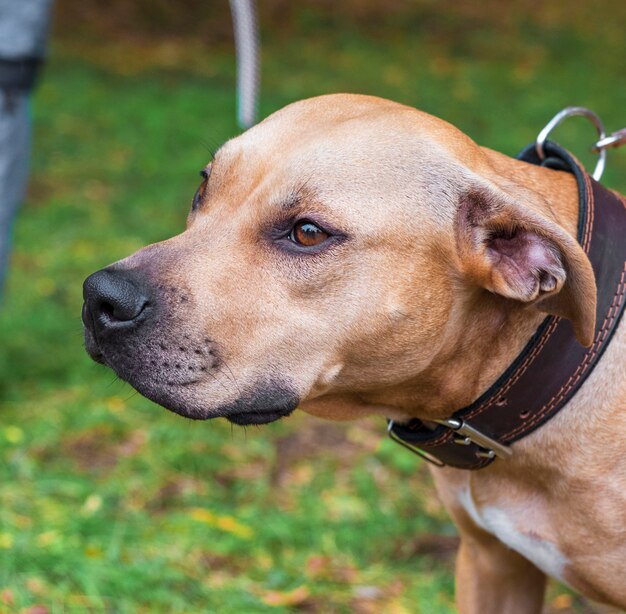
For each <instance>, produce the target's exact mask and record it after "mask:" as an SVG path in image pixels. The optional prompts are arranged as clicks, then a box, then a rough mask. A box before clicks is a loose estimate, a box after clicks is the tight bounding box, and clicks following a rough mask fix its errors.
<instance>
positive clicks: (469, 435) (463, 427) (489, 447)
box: [435, 418, 513, 458]
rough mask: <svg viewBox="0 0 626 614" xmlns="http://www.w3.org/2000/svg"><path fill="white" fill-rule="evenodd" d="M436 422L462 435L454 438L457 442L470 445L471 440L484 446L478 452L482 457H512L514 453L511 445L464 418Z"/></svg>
mask: <svg viewBox="0 0 626 614" xmlns="http://www.w3.org/2000/svg"><path fill="white" fill-rule="evenodd" d="M435 422H437V424H441V425H443V426H447V427H448V428H449V429H451V430H453V431H454V432H455V433H458V434H459V435H461V437H458V438H455V439H454V442H455V443H458V444H461V445H469V442H471V443H474V444H476V445H477V446H479V447H480V448H482V450H480V451H479V452H477V454H478V456H481V457H482V458H494V456H497V457H498V458H511V456H512V455H513V450H511V448H509V446H505V445H504V444H501V443H500V442H499V441H496V440H495V439H492V438H491V437H489V436H488V435H485V434H484V433H483V432H481V431H479V430H478V429H477V428H474V427H473V426H472V425H471V424H468V423H467V422H465V421H463V420H459V419H458V418H448V419H447V420H435ZM468 440H469V442H468Z"/></svg>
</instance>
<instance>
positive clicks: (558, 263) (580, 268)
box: [456, 186, 596, 346]
mask: <svg viewBox="0 0 626 614" xmlns="http://www.w3.org/2000/svg"><path fill="white" fill-rule="evenodd" d="M456 242H457V249H458V253H459V257H460V263H461V269H462V272H463V274H464V275H466V276H467V277H469V278H470V279H471V280H472V281H473V282H474V283H476V284H478V285H479V286H482V287H483V288H486V289H487V290H489V291H490V292H494V293H496V294H500V295H502V296H505V297H507V298H510V299H513V300H516V301H521V302H523V303H529V304H535V305H536V307H537V309H540V310H541V311H544V312H546V313H549V314H553V315H557V316H562V317H565V318H567V319H569V320H570V321H571V322H572V325H573V327H574V332H575V333H576V337H577V339H578V341H580V343H581V344H582V345H584V346H589V345H591V343H592V342H593V337H594V329H595V319H596V317H595V313H596V284H595V278H594V274H593V270H592V268H591V263H590V262H589V259H588V258H587V255H586V254H585V252H584V251H583V250H582V248H581V247H580V245H579V244H578V243H577V242H576V240H575V239H574V238H573V237H572V236H570V235H569V234H568V233H567V232H566V231H565V230H564V229H563V228H561V227H560V226H559V225H558V224H556V223H555V222H553V221H551V220H549V219H548V218H547V217H544V216H543V215H542V214H540V213H538V212H537V211H536V210H535V209H532V208H531V207H529V206H524V205H522V204H520V203H518V202H515V201H514V200H513V199H512V198H511V197H509V196H508V195H507V194H505V193H503V192H501V191H499V190H498V189H496V188H495V187H492V186H480V187H478V188H474V189H472V190H470V191H468V192H467V193H465V194H463V195H462V197H461V200H460V206H459V210H458V213H457V218H456Z"/></svg>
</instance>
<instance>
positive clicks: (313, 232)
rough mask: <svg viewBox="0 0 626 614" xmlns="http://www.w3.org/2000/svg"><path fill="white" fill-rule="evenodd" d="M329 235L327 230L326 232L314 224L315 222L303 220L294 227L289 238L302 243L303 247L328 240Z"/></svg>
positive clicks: (299, 243)
mask: <svg viewBox="0 0 626 614" xmlns="http://www.w3.org/2000/svg"><path fill="white" fill-rule="evenodd" d="M328 236H329V235H328V233H327V232H324V231H323V230H322V229H321V228H319V227H318V226H316V225H315V224H313V222H308V221H307V220H303V221H302V222H298V223H297V224H296V225H295V226H294V227H293V230H292V231H291V234H290V235H289V238H290V239H291V240H292V241H293V242H294V243H297V244H298V245H302V246H303V247H314V246H316V245H319V244H320V243H323V242H324V241H326V239H328Z"/></svg>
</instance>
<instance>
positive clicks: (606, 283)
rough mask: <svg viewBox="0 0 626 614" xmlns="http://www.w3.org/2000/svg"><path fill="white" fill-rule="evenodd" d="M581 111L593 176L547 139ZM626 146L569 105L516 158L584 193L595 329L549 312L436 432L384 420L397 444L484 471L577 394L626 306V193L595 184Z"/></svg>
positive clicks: (582, 219)
mask: <svg viewBox="0 0 626 614" xmlns="http://www.w3.org/2000/svg"><path fill="white" fill-rule="evenodd" d="M577 115H582V116H584V117H587V118H588V119H590V120H591V121H592V123H593V124H594V125H595V127H596V130H597V131H598V140H597V141H596V142H595V143H594V144H593V146H592V151H595V152H597V153H598V154H599V159H598V163H597V164H596V167H595V169H594V172H593V176H590V175H589V174H588V173H587V172H586V171H585V169H584V168H583V167H582V166H581V164H580V163H579V162H578V161H577V160H576V159H575V158H574V157H573V156H572V155H571V154H570V153H569V152H568V151H567V150H565V149H563V148H562V147H560V146H559V145H557V144H556V143H553V142H551V141H548V140H547V138H548V135H549V134H550V132H551V131H552V130H553V129H554V128H555V127H556V126H557V125H559V124H560V123H561V122H562V121H563V120H564V119H566V118H568V117H572V116H577ZM624 144H626V128H624V129H622V130H618V131H616V132H614V133H612V134H610V135H608V136H607V134H606V132H605V130H604V125H603V124H602V121H601V120H600V118H599V117H598V116H597V115H596V114H595V113H593V111H590V110H589V109H585V108H583V107H567V108H566V109H563V111H561V112H560V113H558V114H557V115H555V116H554V117H553V118H552V119H551V120H550V122H548V124H546V126H545V127H544V128H543V129H542V130H541V132H540V133H539V135H538V137H537V140H536V142H535V143H534V144H532V145H529V146H528V147H526V148H525V149H524V150H523V151H522V152H521V153H520V154H519V156H518V159H519V160H522V161H524V162H527V163H530V164H535V165H540V166H545V167H547V168H551V169H555V170H560V171H563V172H569V173H572V174H573V175H574V177H575V178H576V183H577V185H578V197H579V220H578V232H577V241H578V243H579V244H580V245H581V247H582V248H583V250H584V251H585V253H586V254H587V256H588V258H589V260H590V262H591V264H592V267H593V271H594V275H595V278H596V285H597V292H598V295H597V312H596V328H595V331H596V334H595V337H594V341H593V343H592V345H591V346H590V347H589V348H584V347H583V346H581V345H580V344H579V343H578V341H577V340H576V338H575V335H574V333H573V330H572V328H571V326H570V324H569V322H567V321H566V320H564V319H562V318H559V317H556V316H548V317H547V318H546V319H545V320H544V321H543V322H542V323H541V324H540V326H539V328H538V329H537V331H536V332H535V334H534V335H533V337H532V339H531V340H530V341H529V342H528V344H527V345H526V347H525V348H524V349H523V350H522V352H521V353H520V355H519V356H518V357H517V358H516V359H515V360H514V361H513V363H512V364H511V365H509V367H508V368H507V369H506V370H505V372H504V373H503V374H502V375H501V376H500V377H499V378H498V380H497V381H496V382H495V384H493V386H491V387H490V388H489V389H488V390H487V391H486V392H485V393H484V394H482V395H481V396H480V397H479V398H478V399H477V400H476V401H474V402H473V403H471V404H470V405H468V406H467V407H464V408H461V409H459V410H457V411H455V412H454V413H453V414H452V416H451V417H450V418H447V419H445V420H438V421H436V423H437V427H436V428H435V429H434V430H433V429H431V428H428V427H427V426H426V425H424V423H423V422H422V421H421V420H419V419H417V418H414V419H411V420H410V421H409V422H407V423H404V424H399V423H397V422H395V421H393V420H388V421H387V432H388V434H389V437H390V438H391V439H393V440H394V441H395V442H397V443H399V444H400V445H402V446H404V447H405V448H407V449H409V450H411V451H412V452H414V453H415V454H418V455H419V456H421V457H422V458H424V459H425V460H427V461H428V462H430V463H432V464H434V465H437V466H439V467H442V466H445V465H449V466H451V467H457V468H459V469H481V468H483V467H486V466H487V465H489V464H491V463H492V462H493V461H494V460H495V459H496V458H500V459H502V460H504V461H506V459H508V458H510V457H511V456H512V455H513V449H512V448H511V444H512V443H514V442H515V441H518V440H519V439H522V438H523V437H525V436H526V435H529V434H530V433H532V432H533V431H534V430H536V429H537V428H539V427H540V426H541V425H543V424H545V423H546V422H547V421H548V420H550V418H552V417H553V416H555V415H556V414H557V413H558V412H559V411H560V410H561V409H562V408H563V407H564V406H565V405H566V404H567V403H568V401H569V400H570V399H571V398H572V396H573V395H574V394H575V393H576V392H577V390H578V389H579V388H580V386H581V385H582V384H583V383H584V381H585V380H586V378H587V377H588V376H589V374H590V373H591V372H592V371H593V368H594V367H595V365H596V364H597V363H598V361H599V359H600V357H601V356H602V354H603V352H604V350H605V349H606V347H607V346H608V344H609V342H610V340H611V338H612V335H613V333H614V332H615V330H616V329H617V326H618V324H619V321H620V318H621V316H622V314H623V312H624V310H625V305H626V241H625V240H624V231H625V230H626V199H624V197H622V196H620V195H618V194H617V193H616V192H613V191H611V190H608V189H607V188H605V187H603V186H602V185H600V183H598V180H599V179H600V178H601V176H602V173H603V172H604V168H605V166H606V157H607V150H608V149H610V148H614V147H619V146H621V145H624Z"/></svg>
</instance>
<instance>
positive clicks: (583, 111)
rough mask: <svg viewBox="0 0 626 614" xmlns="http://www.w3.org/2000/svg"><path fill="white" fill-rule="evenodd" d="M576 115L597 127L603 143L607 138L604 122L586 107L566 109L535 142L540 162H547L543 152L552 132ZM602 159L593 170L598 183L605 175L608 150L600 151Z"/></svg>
mask: <svg viewBox="0 0 626 614" xmlns="http://www.w3.org/2000/svg"><path fill="white" fill-rule="evenodd" d="M575 115H583V116H584V117H586V118H587V119H589V120H590V121H591V123H592V124H593V125H594V126H595V127H596V130H597V131H598V136H599V140H600V141H602V139H604V138H605V137H606V132H605V131H604V124H603V123H602V120H601V119H600V118H599V117H598V116H597V115H596V114H595V113H594V112H593V111H591V110H590V109H587V108H585V107H566V108H565V109H563V110H562V111H560V112H559V113H557V114H556V115H555V116H554V117H553V118H552V119H551V120H550V121H549V122H548V123H547V124H546V125H545V127H544V128H543V130H542V131H541V132H540V133H539V134H538V136H537V140H536V141H535V150H536V151H537V155H538V156H539V159H540V160H545V157H546V154H545V152H544V150H543V146H544V144H545V142H546V139H547V138H548V135H549V134H550V132H552V130H554V129H555V128H556V127H557V126H558V125H559V124H560V123H561V122H562V121H563V120H564V119H566V118H568V117H573V116H575ZM599 153H600V157H599V158H598V163H597V164H596V168H595V169H594V170H593V175H592V177H593V178H594V179H595V180H596V181H600V178H601V177H602V173H604V167H605V165H606V149H600V152H599Z"/></svg>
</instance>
